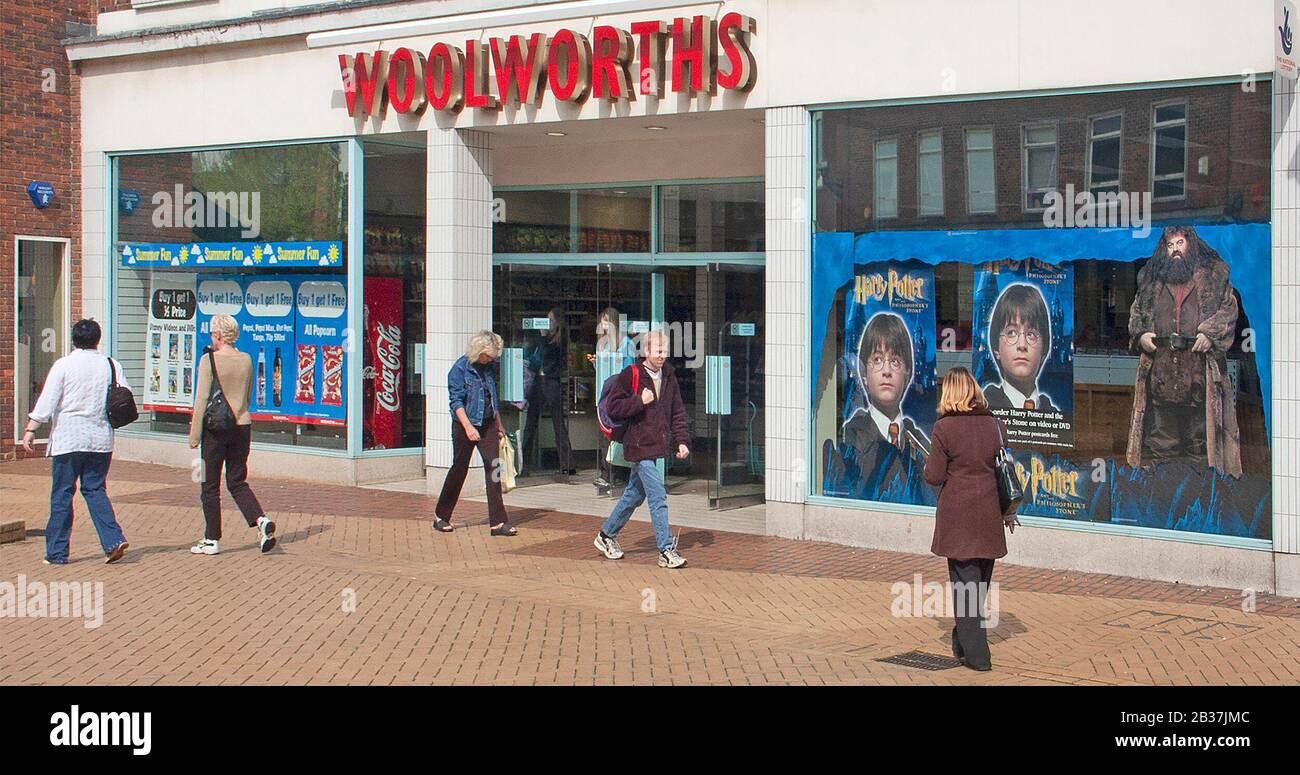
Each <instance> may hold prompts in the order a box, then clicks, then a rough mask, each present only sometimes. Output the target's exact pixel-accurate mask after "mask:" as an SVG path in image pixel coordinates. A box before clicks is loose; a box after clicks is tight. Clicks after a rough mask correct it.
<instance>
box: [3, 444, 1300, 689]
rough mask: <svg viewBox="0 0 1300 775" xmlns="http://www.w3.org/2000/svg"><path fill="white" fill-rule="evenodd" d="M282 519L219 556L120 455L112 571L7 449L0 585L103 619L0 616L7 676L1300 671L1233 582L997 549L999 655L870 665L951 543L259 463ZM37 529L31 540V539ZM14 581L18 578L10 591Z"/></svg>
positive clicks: (1196, 677) (233, 519)
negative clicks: (849, 541) (447, 493)
mask: <svg viewBox="0 0 1300 775" xmlns="http://www.w3.org/2000/svg"><path fill="white" fill-rule="evenodd" d="M253 486H254V488H255V490H256V492H257V494H258V497H259V498H261V499H262V503H263V505H264V506H265V507H266V508H267V510H268V511H269V512H270V514H271V516H272V517H273V518H274V519H275V520H276V522H277V524H278V525H279V534H280V545H279V546H278V547H277V548H276V549H275V550H274V551H273V552H271V553H269V554H267V555H262V554H260V553H259V552H258V550H257V545H256V536H255V535H254V534H253V531H251V530H248V529H247V528H245V527H244V526H243V522H242V521H241V520H240V518H239V516H238V513H237V511H236V510H235V508H234V504H233V502H230V501H229V500H228V499H227V500H226V502H225V509H226V511H225V513H226V520H225V529H226V537H225V539H224V540H223V541H222V553H221V555H219V556H216V557H202V556H193V555H191V554H190V553H189V551H188V549H189V546H190V545H191V544H192V543H193V542H194V540H196V539H197V538H198V537H199V535H200V532H201V522H202V519H201V517H200V514H199V510H198V495H197V485H196V484H194V483H192V482H191V481H190V474H189V471H188V469H171V468H163V467H159V466H146V465H140V464H132V463H124V462H116V463H114V464H113V471H112V475H111V477H110V494H111V496H112V498H113V503H114V506H115V507H116V509H117V512H118V517H119V519H120V521H121V522H122V525H123V527H124V529H125V531H126V534H127V537H128V538H129V540H130V541H131V546H132V548H131V551H130V552H129V553H128V555H127V557H126V559H125V560H124V561H123V562H122V563H120V564H118V565H112V566H107V565H104V564H103V558H102V555H101V553H100V551H99V548H98V542H97V541H96V539H95V535H94V530H93V528H92V527H91V525H90V522H89V519H88V517H87V515H86V510H85V507H84V503H83V502H81V501H80V499H78V500H77V504H76V525H75V528H74V531H73V551H72V558H73V562H72V563H71V564H69V565H67V566H63V567H54V566H44V565H42V564H41V557H42V554H43V549H44V538H43V535H41V533H42V531H43V528H44V526H45V520H46V517H47V514H48V489H49V479H48V464H47V463H46V462H45V461H41V460H29V461H20V462H15V463H5V464H0V522H2V521H5V520H9V519H23V520H26V521H27V525H28V530H29V537H28V539H27V541H25V542H22V543H17V544H5V545H2V546H0V585H7V586H16V585H18V583H19V576H20V575H21V576H23V577H24V579H23V580H24V581H25V582H26V584H27V585H29V586H30V585H31V583H32V582H34V581H40V582H51V581H76V582H103V595H104V601H105V602H104V609H103V624H102V626H100V627H98V628H87V627H85V626H84V620H83V619H78V618H71V617H68V618H0V683H4V684H17V683H21V684H65V683H73V684H82V683H110V684H153V683H162V684H245V683H247V684H428V683H437V684H615V683H618V684H623V683H655V684H823V683H826V684H845V683H851V684H856V683H862V684H918V685H924V684H980V683H1038V684H1050V683H1072V684H1218V683H1233V684H1278V683H1285V684H1295V683H1298V682H1300V604H1297V602H1296V601H1294V600H1290V599H1285V598H1276V597H1270V596H1263V595H1261V596H1260V597H1259V598H1258V599H1257V600H1256V611H1255V612H1253V613H1244V612H1243V611H1242V610H1241V593H1240V591H1238V590H1222V589H1205V588H1194V587H1186V586H1179V585H1173V584H1163V583H1156V582H1146V581H1137V580H1133V579H1126V578H1120V577H1113V576H1097V575H1089V574H1081V573H1064V572H1055V571H1044V570H1036V569H1030V568H1020V567H1015V566H1008V565H999V566H998V569H997V571H996V572H995V575H994V580H995V581H998V582H1000V585H1001V588H1000V621H999V623H998V626H997V627H996V628H995V629H993V630H992V632H991V641H992V647H993V658H994V666H995V669H994V671H993V672H991V673H974V672H972V671H969V670H966V669H964V668H955V669H945V670H936V671H930V670H923V669H920V668H917V667H909V666H903V665H898V664H892V663H888V662H882V661H879V660H881V659H883V658H887V657H891V656H895V655H898V654H901V653H904V652H909V651H913V650H919V651H923V652H927V653H931V654H937V655H944V654H946V652H947V640H948V632H949V628H950V627H951V621H950V620H948V619H941V618H925V617H917V618H910V617H895V616H892V615H891V613H890V609H891V604H892V603H893V602H894V600H895V595H894V593H893V592H892V591H891V586H892V585H893V584H894V583H896V582H908V583H910V582H912V580H913V574H917V573H919V574H921V576H922V580H923V581H940V582H942V581H945V580H946V578H947V573H946V567H945V565H944V563H943V561H942V560H941V559H938V558H934V557H923V556H916V555H906V554H897V553H891V552H881V551H870V550H862V549H851V548H847V547H843V546H837V545H832V544H822V543H815V542H807V541H788V540H783V539H776V538H768V537H763V536H752V535H740V534H734V533H724V532H718V531H711V530H705V529H699V528H686V529H684V530H683V532H682V536H681V551H682V553H683V554H684V555H685V556H686V557H687V558H688V559H689V560H690V565H689V566H688V567H687V568H684V569H682V570H678V571H667V570H663V569H660V568H658V567H657V566H656V564H655V551H654V542H653V538H652V535H651V532H650V528H649V525H647V524H645V523H641V522H633V523H631V524H629V526H628V527H627V529H626V532H625V534H624V536H623V538H622V543H623V546H624V548H625V549H626V550H627V552H628V554H627V557H626V558H625V559H623V560H622V561H620V562H610V561H606V560H604V559H603V558H601V557H600V556H599V555H598V554H597V553H596V551H595V549H594V548H593V547H592V545H591V539H592V536H593V535H594V533H595V531H596V529H597V528H598V527H599V523H600V520H599V518H597V517H593V516H587V515H577V514H568V513H560V512H552V511H545V510H540V509H516V510H514V511H513V512H512V514H513V520H514V521H515V522H516V523H517V524H518V525H519V528H520V535H519V536H518V537H515V538H493V537H490V536H489V535H488V531H487V527H486V525H485V524H484V522H485V519H486V512H485V509H484V507H483V505H482V504H480V503H474V502H469V501H463V502H462V505H461V509H460V512H459V513H458V514H457V524H458V527H459V529H458V530H457V532H455V533H452V534H450V535H441V534H436V533H434V532H433V531H431V530H430V527H429V515H430V513H431V512H432V508H433V500H432V499H431V498H428V497H425V496H421V495H417V494H413V493H404V492H390V491H384V490H373V489H362V488H351V487H339V486H329V485H315V484H311V485H309V484H300V483H291V482H281V481H270V480H258V481H255V482H254V483H253ZM33 533H35V535H32V534H33ZM0 594H3V593H2V592H0Z"/></svg>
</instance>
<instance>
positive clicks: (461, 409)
mask: <svg viewBox="0 0 1300 775" xmlns="http://www.w3.org/2000/svg"><path fill="white" fill-rule="evenodd" d="M503 346H504V343H503V341H502V339H501V337H500V336H497V335H496V334H494V333H492V332H491V331H479V332H478V333H476V334H474V335H473V336H471V337H470V338H469V343H468V345H467V346H466V347H465V354H464V355H462V356H461V357H459V358H457V359H456V362H455V363H453V364H452V365H451V371H449V372H448V373H447V393H448V396H449V400H448V406H449V408H450V409H451V416H452V421H451V454H452V460H451V468H449V469H448V470H447V478H446V479H443V480H442V492H440V493H439V494H438V504H437V505H436V506H435V507H434V510H433V513H434V520H433V528H434V530H437V531H438V532H441V533H450V532H452V530H453V529H454V528H453V527H452V524H451V515H452V513H453V512H454V511H455V510H456V502H457V501H458V500H460V491H461V488H462V487H463V486H464V484H465V475H466V474H467V473H468V472H469V461H470V459H471V458H472V457H473V455H474V449H475V448H477V449H478V453H479V457H481V458H482V459H483V478H484V483H485V484H486V486H487V500H488V523H489V524H490V525H491V532H492V535H494V536H513V535H518V533H519V531H518V529H517V528H515V526H514V525H512V524H510V520H509V517H508V516H507V514H506V506H505V502H504V501H503V500H502V498H501V470H502V466H501V463H500V462H499V458H500V454H501V452H500V450H501V439H502V438H503V437H504V436H505V430H504V429H502V427H501V419H500V418H501V404H500V402H499V401H498V400H497V373H498V370H499V366H498V363H497V359H499V358H500V357H501V349H502V347H503Z"/></svg>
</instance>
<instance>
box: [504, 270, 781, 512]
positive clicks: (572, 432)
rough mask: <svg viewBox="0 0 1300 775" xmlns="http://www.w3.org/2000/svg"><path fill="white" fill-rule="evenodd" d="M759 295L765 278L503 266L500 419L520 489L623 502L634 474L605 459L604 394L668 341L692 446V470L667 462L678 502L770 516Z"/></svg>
mask: <svg viewBox="0 0 1300 775" xmlns="http://www.w3.org/2000/svg"><path fill="white" fill-rule="evenodd" d="M763 293H764V290H763V268H762V266H758V265H754V266H746V265H736V264H725V263H710V264H700V265H692V266H672V267H662V266H660V267H652V266H649V265H630V264H613V263H598V264H584V265H557V264H541V263H510V264H501V265H499V266H497V267H496V268H495V269H494V277H493V294H494V309H493V320H494V326H495V329H496V331H497V333H499V334H501V336H502V337H503V338H504V339H505V344H506V348H507V351H506V354H505V356H504V358H503V373H504V374H505V375H507V376H506V377H505V378H504V379H503V389H502V394H503V399H502V400H503V409H502V417H503V420H504V422H505V423H506V426H507V430H509V431H511V432H512V433H514V434H515V438H516V442H517V443H518V446H519V448H520V450H521V454H522V459H523V471H524V474H525V475H524V476H523V477H522V478H521V480H520V484H521V486H529V485H536V484H549V483H553V482H556V481H562V482H568V483H572V484H590V485H592V486H594V487H595V488H596V491H597V492H598V493H600V494H602V495H611V496H616V495H618V494H619V492H620V491H621V488H622V483H623V482H625V481H626V478H627V469H626V468H624V467H621V466H618V465H615V464H611V463H610V462H609V460H608V459H607V458H608V454H607V452H608V446H607V444H606V443H605V440H604V437H603V436H602V434H601V432H600V428H599V426H598V424H597V422H596V416H595V409H596V401H597V397H598V393H599V389H600V386H601V385H602V384H603V383H604V380H605V378H607V377H608V376H609V375H611V374H614V373H617V371H618V370H619V369H621V368H622V367H624V366H626V365H627V364H629V363H631V362H632V361H633V359H634V358H635V356H636V353H637V350H638V347H639V344H640V338H641V335H642V334H644V333H645V332H646V331H648V330H650V329H651V328H662V329H663V330H664V331H666V332H667V333H668V336H669V341H670V358H669V359H670V362H671V363H672V364H673V367H674V369H675V372H676V375H677V380H678V384H679V385H680V387H681V392H682V399H683V403H684V404H685V408H686V413H687V424H688V427H689V429H690V435H691V455H690V457H689V458H687V459H686V460H676V459H669V460H666V461H664V465H665V472H664V473H665V481H666V483H667V486H668V489H669V491H670V492H674V493H677V494H685V493H697V494H699V495H701V496H702V497H707V498H708V500H709V505H710V506H712V507H715V508H728V507H733V506H741V505H748V504H751V503H756V502H761V501H762V497H763V443H764V436H763V351H764V348H763V343H764V338H763V328H764V321H763V313H764V306H763V305H764V296H763ZM605 321H610V322H609V323H606V322H605ZM511 373H517V374H518V375H519V376H520V378H519V379H517V380H516V379H514V378H512V377H510V376H509V375H510V374H511Z"/></svg>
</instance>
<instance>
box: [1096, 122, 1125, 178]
mask: <svg viewBox="0 0 1300 775" xmlns="http://www.w3.org/2000/svg"><path fill="white" fill-rule="evenodd" d="M1123 127H1124V117H1123V116H1122V115H1120V114H1118V113H1116V114H1113V115H1109V116H1095V117H1093V118H1090V119H1089V120H1088V190H1089V191H1091V192H1092V194H1093V195H1094V196H1096V195H1097V194H1101V193H1119V170H1120V163H1121V160H1122V154H1123Z"/></svg>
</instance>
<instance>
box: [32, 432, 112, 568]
mask: <svg viewBox="0 0 1300 775" xmlns="http://www.w3.org/2000/svg"><path fill="white" fill-rule="evenodd" d="M112 460H113V453H112V452H68V453H66V454H63V455H55V456H54V457H53V458H51V461H52V465H51V467H50V473H51V478H52V479H53V487H52V488H51V489H50V524H49V525H47V526H46V528H45V558H46V559H47V560H49V561H50V562H67V561H68V538H69V537H70V536H71V535H72V496H73V495H74V494H75V493H76V492H77V481H78V480H80V481H81V497H82V498H84V499H85V501H86V508H88V509H89V510H90V521H91V522H93V523H95V532H97V533H99V545H100V546H101V547H102V548H103V549H104V554H108V553H109V552H111V551H113V550H114V549H116V548H117V546H118V544H120V543H122V542H123V541H125V540H126V537H125V536H123V535H122V528H120V527H118V525H117V517H116V516H114V515H113V504H111V503H109V502H108V493H107V492H106V491H105V490H104V480H105V479H106V478H108V464H109V463H110V462H111V461H112Z"/></svg>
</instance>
